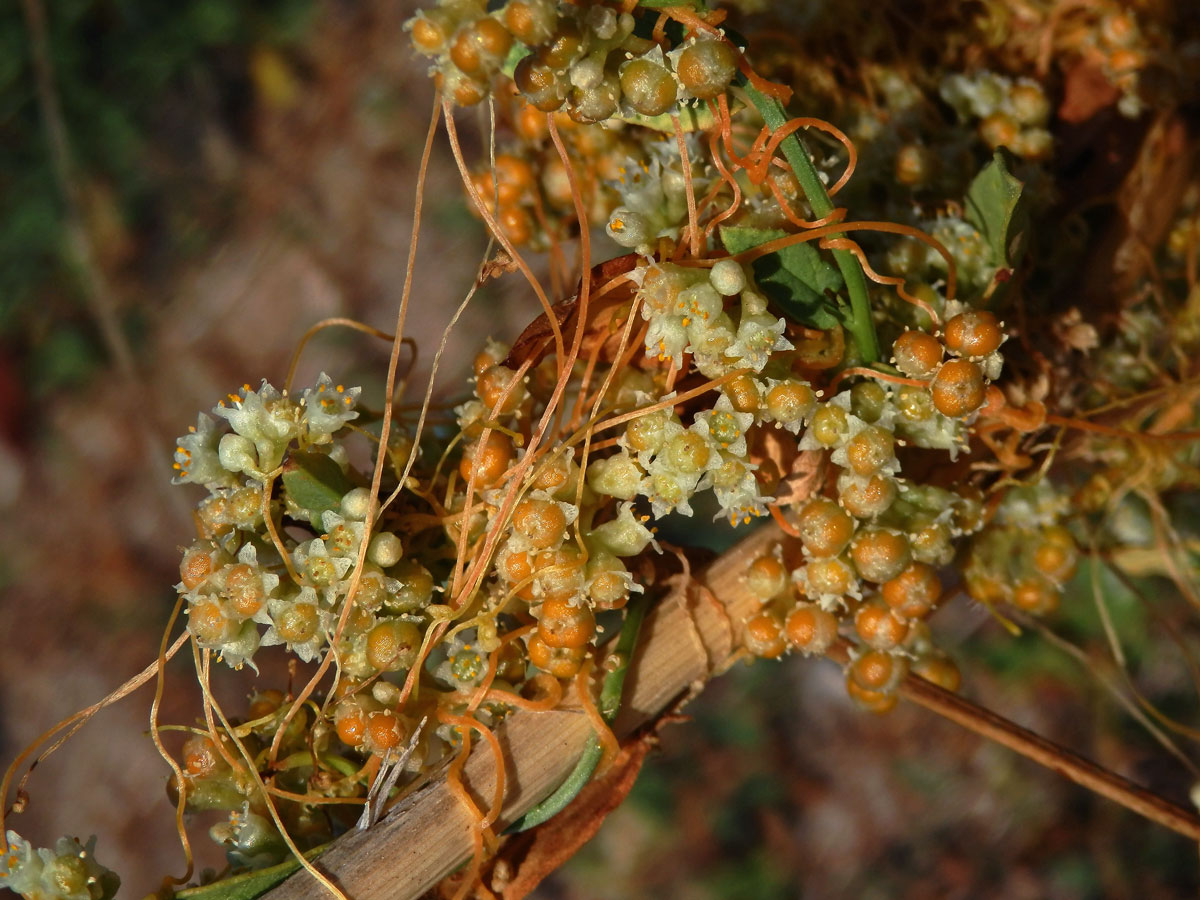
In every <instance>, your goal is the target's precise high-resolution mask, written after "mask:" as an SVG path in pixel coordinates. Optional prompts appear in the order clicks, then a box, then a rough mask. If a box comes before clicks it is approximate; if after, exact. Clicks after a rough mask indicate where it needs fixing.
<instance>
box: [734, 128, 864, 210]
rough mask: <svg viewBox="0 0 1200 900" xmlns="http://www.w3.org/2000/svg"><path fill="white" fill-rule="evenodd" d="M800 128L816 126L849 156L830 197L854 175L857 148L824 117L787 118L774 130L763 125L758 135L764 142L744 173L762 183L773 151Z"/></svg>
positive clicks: (856, 163)
mask: <svg viewBox="0 0 1200 900" xmlns="http://www.w3.org/2000/svg"><path fill="white" fill-rule="evenodd" d="M801 128H816V129H817V130H818V131H824V132H825V133H826V134H828V135H830V136H831V137H833V138H834V139H835V140H837V141H838V142H839V143H840V144H841V145H842V146H843V147H845V148H846V153H847V154H848V157H849V158H848V159H847V161H846V171H844V172H843V173H842V174H841V176H840V177H839V178H838V180H837V181H836V182H834V185H833V187H831V188H830V189H829V191H828V193H829V196H830V197H832V196H833V195H834V194H836V193H837V192H838V191H840V190H841V189H842V188H843V187H845V186H846V182H848V181H849V180H850V178H851V177H852V176H853V175H854V170H855V169H856V168H857V167H858V149H857V148H856V147H855V146H854V142H853V141H851V140H850V138H848V137H846V134H845V132H843V131H842V130H841V129H840V128H838V127H837V126H835V125H833V124H831V123H829V122H826V121H825V120H824V119H814V118H810V117H807V116H798V117H797V118H795V119H789V120H788V122H787V124H786V125H783V126H782V127H781V128H777V129H776V130H775V131H771V130H770V129H769V128H768V127H767V126H766V125H764V126H763V130H762V132H760V134H759V137H760V138H761V137H762V136H763V135H766V136H767V141H766V144H765V145H764V146H763V147H762V148H761V149H760V150H759V151H758V158H757V159H756V160H755V162H754V164H753V166H752V167H749V168H747V169H746V174H747V175H748V176H749V177H750V180H751V181H752V182H754V183H755V184H762V183H763V182H764V181H765V180H766V178H767V174H768V171H769V169H770V166H771V162H772V160H773V159H774V158H775V151H776V150H778V149H779V145H780V144H781V143H782V142H783V141H784V140H785V139H786V138H788V137H789V136H791V135H792V134H794V133H795V132H797V131H799V130H800V129H801ZM755 146H758V140H756V141H755Z"/></svg>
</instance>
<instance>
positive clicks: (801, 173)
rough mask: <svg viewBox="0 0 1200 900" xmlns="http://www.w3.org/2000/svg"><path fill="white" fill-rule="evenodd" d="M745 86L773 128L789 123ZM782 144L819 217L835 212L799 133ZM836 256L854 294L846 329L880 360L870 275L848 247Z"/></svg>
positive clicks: (776, 105)
mask: <svg viewBox="0 0 1200 900" xmlns="http://www.w3.org/2000/svg"><path fill="white" fill-rule="evenodd" d="M742 88H743V90H745V92H746V96H748V97H749V98H750V102H752V103H753V104H754V108H755V109H757V110H758V113H759V115H760V116H762V119H763V122H765V123H766V126H767V127H768V128H769V129H771V131H772V132H775V131H778V130H779V129H780V128H782V127H783V126H784V125H786V124H787V122H788V116H787V113H786V112H785V111H784V109H783V105H782V104H781V103H780V102H779V101H778V100H776V99H774V98H773V97H768V96H767V95H766V94H764V93H763V92H762V91H760V90H758V89H757V88H755V87H754V85H752V84H750V83H749V82H747V83H746V84H744V85H743V86H742ZM779 147H780V149H781V150H782V151H783V157H784V159H786V160H787V161H788V165H790V166H791V167H792V171H793V172H794V173H795V175H796V180H797V181H799V182H800V189H801V190H802V191H804V197H805V199H807V200H808V205H809V206H810V207H812V211H813V215H814V216H816V218H817V219H823V218H824V217H825V216H827V215H829V214H830V213H831V212H833V201H832V200H831V199H830V198H829V193H828V192H827V191H826V190H825V185H824V183H823V182H822V181H821V176H820V175H819V174H818V173H817V169H816V166H814V165H813V162H812V158H811V157H810V156H809V155H808V150H807V149H806V148H805V146H804V144H803V142H801V140H800V137H799V135H797V134H789V135H788V136H787V137H785V138H784V139H783V141H782V142H780V145H779ZM842 236H843V235H841V234H840V233H839V234H833V235H830V237H831V238H834V239H836V238H840V237H842ZM833 260H834V262H835V263H837V267H838V269H839V271H841V273H842V278H843V279H844V280H845V282H846V292H847V293H848V294H849V295H850V315H849V316H848V318H847V320H846V322H845V325H846V330H847V331H849V332H850V334H851V336H852V337H853V338H854V343H855V344H856V345H857V347H858V352H859V355H860V356H861V357H862V361H863V362H864V363H873V362H877V361H878V360H879V358H880V352H879V338H878V337H876V336H875V324H874V322H872V321H871V300H870V298H869V297H868V296H867V279H866V276H865V275H864V274H863V270H862V267H861V266H860V265H859V264H858V259H857V258H856V257H855V256H854V254H853V253H851V252H849V251H848V250H834V251H833Z"/></svg>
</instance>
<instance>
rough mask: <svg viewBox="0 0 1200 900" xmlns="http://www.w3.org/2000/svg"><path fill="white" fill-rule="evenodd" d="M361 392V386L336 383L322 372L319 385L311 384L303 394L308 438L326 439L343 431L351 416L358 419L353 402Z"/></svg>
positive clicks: (312, 439)
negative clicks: (346, 385)
mask: <svg viewBox="0 0 1200 900" xmlns="http://www.w3.org/2000/svg"><path fill="white" fill-rule="evenodd" d="M361 393H362V388H361V387H352V388H348V387H345V386H344V385H340V384H338V385H335V384H334V383H333V379H331V378H330V377H329V376H328V375H326V374H325V373H324V372H322V373H321V377H320V378H318V379H317V384H316V387H311V388H308V389H307V390H305V391H304V393H303V394H302V395H301V397H300V405H301V406H302V407H304V424H305V426H306V428H307V430H308V438H309V440H310V441H312V442H313V443H317V444H321V443H326V442H328V441H329V440H330V439H331V438H332V437H333V434H334V432H336V431H340V430H341V429H342V427H343V426H344V425H345V424H346V423H347V422H349V421H350V420H351V419H357V418H358V412H357V411H356V410H355V409H354V404H355V403H356V402H357V400H358V395H359V394H361Z"/></svg>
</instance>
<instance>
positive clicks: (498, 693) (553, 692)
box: [485, 672, 563, 712]
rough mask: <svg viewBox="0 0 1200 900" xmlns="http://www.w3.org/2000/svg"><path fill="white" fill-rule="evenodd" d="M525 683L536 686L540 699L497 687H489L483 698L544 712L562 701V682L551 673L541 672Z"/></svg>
mask: <svg viewBox="0 0 1200 900" xmlns="http://www.w3.org/2000/svg"><path fill="white" fill-rule="evenodd" d="M525 684H526V687H530V686H532V687H534V688H536V689H537V691H538V692H539V695H540V696H541V699H540V700H531V699H530V698H528V697H522V696H521V695H520V694H514V693H512V692H511V691H502V690H500V689H499V688H490V689H489V690H488V692H487V696H486V697H485V699H486V700H490V701H494V702H496V703H504V704H507V705H509V706H515V707H517V708H518V709H527V710H530V711H532V712H545V711H546V710H550V709H554V708H555V707H556V706H558V704H559V703H560V702H561V701H562V693H563V692H562V684H560V683H559V680H558V679H557V678H555V677H554V676H553V675H547V674H546V673H544V672H543V673H540V674H538V675H535V676H533V678H531V679H529V680H528V681H527V682H526V683H525Z"/></svg>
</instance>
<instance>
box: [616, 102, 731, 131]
mask: <svg viewBox="0 0 1200 900" xmlns="http://www.w3.org/2000/svg"><path fill="white" fill-rule="evenodd" d="M676 115H677V116H679V125H680V127H681V128H682V129H683V130H684V131H707V130H708V129H710V128H712V127H713V126H714V125H715V124H716V118H715V117H714V116H713V113H712V110H711V109H709V108H708V107H707V106H682V105H681V106H680V107H679V109H678V111H677V112H676ZM614 118H616V119H620V120H621V121H622V122H628V123H629V124H630V125H640V126H642V127H643V128H653V129H654V130H655V131H661V132H663V133H664V134H674V133H675V122H674V120H673V119H672V118H671V115H670V113H663V114H662V115H661V116H643V115H639V114H638V113H630V114H629V115H621V114H618V115H616V116H614Z"/></svg>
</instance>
